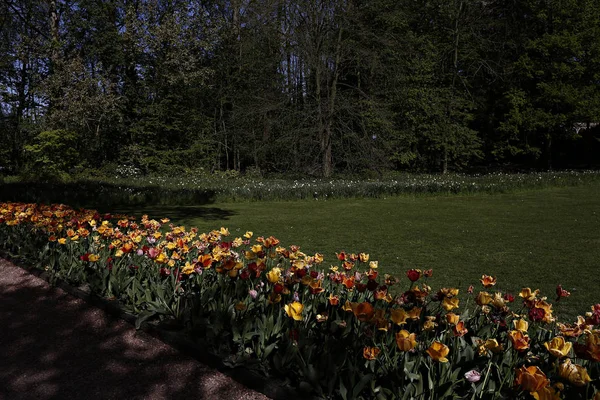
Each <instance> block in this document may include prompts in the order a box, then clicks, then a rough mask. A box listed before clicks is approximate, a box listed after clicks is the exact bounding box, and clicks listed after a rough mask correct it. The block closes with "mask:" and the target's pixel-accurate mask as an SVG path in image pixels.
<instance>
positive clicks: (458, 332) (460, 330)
mask: <svg viewBox="0 0 600 400" xmlns="http://www.w3.org/2000/svg"><path fill="white" fill-rule="evenodd" d="M452 332H453V333H454V336H457V337H460V336H465V335H466V334H467V332H469V330H468V329H467V328H465V323H464V322H463V321H460V322H459V323H458V324H456V326H453V327H452Z"/></svg>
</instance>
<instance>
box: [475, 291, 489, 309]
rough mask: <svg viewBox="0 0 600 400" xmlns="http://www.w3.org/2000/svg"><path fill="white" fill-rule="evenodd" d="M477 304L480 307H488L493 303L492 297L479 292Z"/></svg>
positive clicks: (486, 293)
mask: <svg viewBox="0 0 600 400" xmlns="http://www.w3.org/2000/svg"><path fill="white" fill-rule="evenodd" d="M475 302H476V303H477V304H478V305H480V306H485V305H488V304H490V303H491V302H492V296H491V295H490V294H489V293H488V292H479V294H478V295H477V299H475Z"/></svg>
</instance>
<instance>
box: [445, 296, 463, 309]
mask: <svg viewBox="0 0 600 400" xmlns="http://www.w3.org/2000/svg"><path fill="white" fill-rule="evenodd" d="M458 303H459V300H458V297H452V298H448V297H444V300H442V307H444V310H446V311H451V310H454V309H455V308H458Z"/></svg>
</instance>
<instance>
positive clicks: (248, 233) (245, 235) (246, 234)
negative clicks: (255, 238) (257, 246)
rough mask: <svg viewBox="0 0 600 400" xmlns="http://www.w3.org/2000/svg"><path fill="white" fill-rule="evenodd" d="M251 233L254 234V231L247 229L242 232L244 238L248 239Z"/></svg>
mask: <svg viewBox="0 0 600 400" xmlns="http://www.w3.org/2000/svg"><path fill="white" fill-rule="evenodd" d="M252 235H254V232H252V231H247V232H246V233H244V238H246V239H250V238H251V237H252Z"/></svg>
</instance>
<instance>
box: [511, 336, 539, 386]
mask: <svg viewBox="0 0 600 400" xmlns="http://www.w3.org/2000/svg"><path fill="white" fill-rule="evenodd" d="M508 338H509V339H510V341H511V343H512V345H513V348H514V349H515V350H517V351H524V350H527V349H529V336H527V334H526V333H523V332H521V331H510V332H509V333H508ZM532 392H535V390H532Z"/></svg>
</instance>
